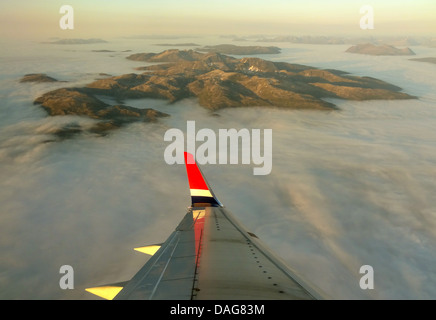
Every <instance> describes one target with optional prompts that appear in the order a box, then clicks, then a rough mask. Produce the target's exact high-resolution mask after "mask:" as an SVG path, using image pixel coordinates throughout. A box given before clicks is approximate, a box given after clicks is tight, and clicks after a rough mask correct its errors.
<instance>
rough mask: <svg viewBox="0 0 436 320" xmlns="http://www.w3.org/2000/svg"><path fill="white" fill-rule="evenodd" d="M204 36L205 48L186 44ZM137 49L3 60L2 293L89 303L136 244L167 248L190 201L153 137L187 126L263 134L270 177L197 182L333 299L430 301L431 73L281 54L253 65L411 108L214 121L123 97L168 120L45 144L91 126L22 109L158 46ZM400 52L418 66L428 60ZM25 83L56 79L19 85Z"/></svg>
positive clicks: (117, 275) (388, 60)
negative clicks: (327, 80) (368, 81)
mask: <svg viewBox="0 0 436 320" xmlns="http://www.w3.org/2000/svg"><path fill="white" fill-rule="evenodd" d="M201 41H204V44H211V43H210V42H208V41H207V39H206V40H201V39H195V42H197V43H199V42H201ZM144 42H145V40H126V39H124V40H118V41H113V42H109V43H107V44H96V45H71V46H68V45H64V46H60V45H58V46H56V45H47V44H36V43H30V44H26V45H20V46H18V45H17V44H11V45H10V47H9V49H8V50H6V51H5V52H4V53H2V56H1V57H0V59H1V60H0V63H1V64H2V70H3V71H2V74H1V75H0V94H1V100H0V204H1V206H0V298H2V299H93V298H94V296H92V295H91V294H89V293H86V292H85V291H84V288H86V287H91V286H96V285H101V284H105V283H114V282H118V281H123V280H128V279H129V278H130V277H131V276H132V275H133V274H134V273H135V272H136V271H137V270H138V269H139V268H140V267H141V266H142V265H143V264H144V263H145V261H146V260H147V257H146V256H145V255H143V254H140V253H138V252H136V251H134V250H133V248H134V247H138V246H142V245H146V244H153V243H159V242H162V241H164V240H165V239H166V237H167V236H168V235H169V234H170V233H171V232H172V231H173V229H174V228H175V227H176V225H177V224H178V223H179V221H180V219H181V218H182V217H183V216H184V214H185V212H186V207H187V206H189V204H190V198H189V190H188V182H187V178H186V174H185V168H184V166H183V165H173V166H170V165H168V164H166V163H165V161H164V157H163V155H164V150H165V148H166V147H167V146H168V144H169V143H168V142H165V141H164V140H163V136H164V134H165V132H166V130H168V129H170V128H180V129H182V130H184V131H185V130H186V121H187V120H195V121H196V126H197V129H201V128H210V129H213V130H215V131H218V129H220V128H236V129H241V128H248V129H253V128H258V129H272V131H273V149H272V150H273V162H272V172H271V174H270V175H267V176H255V175H253V171H252V169H253V165H218V164H217V165H204V166H203V167H202V168H203V172H204V173H205V175H206V177H207V179H208V181H209V183H210V184H211V185H212V187H213V189H214V191H215V194H216V195H217V196H218V198H219V199H220V200H221V202H222V203H223V204H224V205H225V206H226V207H227V208H228V209H229V210H230V211H232V212H233V213H234V214H235V216H236V217H237V218H238V219H239V220H240V221H241V222H242V223H243V224H245V226H247V228H248V229H250V230H251V231H252V232H254V233H255V234H257V235H258V237H259V238H261V239H263V240H264V242H265V243H266V244H267V246H269V247H270V248H272V249H273V250H274V251H275V252H276V253H277V254H278V255H279V256H280V257H282V258H283V260H284V261H285V262H286V263H287V264H288V265H289V266H291V267H292V268H293V269H294V270H295V271H296V272H298V273H299V274H300V275H301V276H302V277H304V278H306V279H307V280H309V281H310V282H312V283H314V284H315V285H317V286H318V287H320V288H321V289H322V290H323V291H324V292H325V293H327V294H328V295H329V296H330V297H331V298H334V299H366V298H370V299H374V298H376V299H435V298H436V269H435V265H436V251H435V248H436V197H435V195H436V179H435V177H436V134H435V128H436V93H435V92H436V80H435V78H434V74H435V68H436V66H435V65H432V64H427V63H420V62H416V61H409V60H408V57H372V56H362V55H353V54H348V53H344V51H345V49H346V48H347V46H343V45H331V46H321V45H297V44H279V46H281V47H282V48H284V49H283V51H282V53H281V54H279V55H269V56H268V55H264V56H261V57H262V58H266V59H270V60H274V61H288V62H292V63H301V64H307V65H312V66H315V67H319V68H337V69H340V70H344V71H348V72H351V73H353V74H356V75H368V76H373V77H376V78H379V79H382V80H385V81H388V82H390V83H393V84H395V85H398V86H400V87H402V88H403V89H404V91H405V92H407V93H409V94H412V95H417V96H419V100H408V101H372V102H352V101H341V100H335V101H333V100H332V101H333V102H334V103H336V104H337V105H338V106H339V107H340V108H341V111H334V112H314V111H284V110H276V109H263V108H250V109H248V108H247V109H227V110H220V111H218V112H216V114H214V115H211V114H210V112H209V111H207V110H205V109H203V108H202V107H200V106H199V105H198V104H197V102H196V100H195V99H194V100H191V99H188V100H184V101H181V102H179V103H176V104H174V105H169V104H167V103H166V102H165V101H156V100H144V99H142V100H128V101H125V103H126V104H128V105H131V106H136V107H152V108H155V109H158V110H160V111H164V112H166V113H169V114H170V115H171V116H170V117H168V118H163V119H160V120H159V121H158V122H157V123H148V124H142V123H137V124H133V125H130V126H127V127H125V128H122V129H120V130H117V131H113V132H112V133H111V134H110V135H108V136H106V137H99V136H95V135H91V134H83V135H79V136H77V137H76V138H73V139H67V140H63V141H58V142H52V140H53V136H52V133H53V132H54V131H55V130H56V129H57V128H59V127H61V126H62V125H63V124H65V123H70V122H73V121H77V122H80V123H81V124H83V125H88V124H89V125H91V123H92V120H88V119H82V118H79V117H55V118H50V117H47V116H46V114H45V112H44V111H43V110H42V109H41V108H40V107H39V106H34V105H33V104H32V101H33V100H34V99H35V98H36V97H37V96H38V95H40V94H41V93H44V92H46V91H49V90H52V89H54V88H59V87H65V86H72V85H84V84H86V83H89V82H91V81H93V79H95V78H96V77H98V74H99V73H108V74H112V75H117V74H124V73H130V72H135V71H134V70H133V68H134V67H136V66H141V65H144V63H141V62H135V61H129V60H126V59H125V56H127V55H129V54H131V53H130V52H122V51H123V50H127V49H131V50H132V52H133V53H136V52H147V51H148V52H150V51H152V52H159V51H162V50H164V49H165V48H163V47H159V46H152V45H151V44H152V43H154V42H156V41H154V42H153V41H151V40H149V41H148V42H149V44H147V45H145V44H144ZM202 44H203V43H202ZM244 45H246V43H244ZM94 49H111V50H114V51H115V52H92V50H94ZM413 50H414V51H415V52H416V53H417V56H416V57H426V56H435V55H436V49H429V48H424V47H416V48H415V47H413ZM35 72H42V73H47V74H48V75H50V76H53V77H55V78H57V79H59V80H66V81H69V82H68V83H50V84H36V83H34V84H30V83H19V82H18V80H19V79H20V78H21V77H22V76H23V75H24V74H26V73H35ZM62 265H71V266H72V267H73V269H74V284H75V288H74V290H61V289H60V287H59V280H60V278H61V276H62V274H60V273H59V269H60V267H61V266H62ZM362 265H371V266H372V267H373V268H374V274H375V277H374V287H375V288H374V289H373V290H362V289H361V288H360V287H359V280H360V278H361V277H362V276H363V275H362V274H359V269H360V267H361V266H362Z"/></svg>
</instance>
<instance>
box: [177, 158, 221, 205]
mask: <svg viewBox="0 0 436 320" xmlns="http://www.w3.org/2000/svg"><path fill="white" fill-rule="evenodd" d="M184 157H185V166H186V172H187V175H188V182H189V189H190V193H191V203H192V204H191V205H192V207H209V206H214V207H222V206H223V205H222V204H221V202H220V201H219V200H218V199H217V198H216V196H215V195H214V193H213V191H212V189H211V188H210V187H209V184H208V183H207V181H206V179H205V177H204V176H203V173H202V172H201V170H200V168H199V167H198V165H197V163H196V162H195V158H194V156H193V155H192V154H191V153H189V152H184Z"/></svg>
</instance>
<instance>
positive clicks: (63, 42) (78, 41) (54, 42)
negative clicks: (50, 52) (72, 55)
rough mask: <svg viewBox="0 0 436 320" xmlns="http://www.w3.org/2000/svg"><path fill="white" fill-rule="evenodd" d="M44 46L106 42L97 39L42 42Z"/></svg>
mask: <svg viewBox="0 0 436 320" xmlns="http://www.w3.org/2000/svg"><path fill="white" fill-rule="evenodd" d="M44 43H46V44H94V43H107V41H106V40H103V39H98V38H90V39H81V38H74V39H58V40H53V41H50V42H44Z"/></svg>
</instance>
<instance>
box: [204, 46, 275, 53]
mask: <svg viewBox="0 0 436 320" xmlns="http://www.w3.org/2000/svg"><path fill="white" fill-rule="evenodd" d="M198 51H202V52H217V53H223V54H237V55H253V54H278V53H280V48H278V47H272V46H270V47H263V46H236V45H233V44H219V45H216V46H205V47H203V48H200V49H198Z"/></svg>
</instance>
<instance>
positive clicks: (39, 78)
mask: <svg viewBox="0 0 436 320" xmlns="http://www.w3.org/2000/svg"><path fill="white" fill-rule="evenodd" d="M57 81H58V80H57V79H55V78H52V77H50V76H48V75H46V74H45V73H28V74H25V75H24V76H23V77H22V78H21V79H20V82H38V83H41V82H57Z"/></svg>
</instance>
